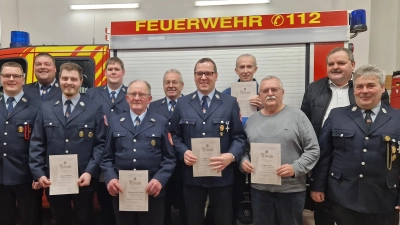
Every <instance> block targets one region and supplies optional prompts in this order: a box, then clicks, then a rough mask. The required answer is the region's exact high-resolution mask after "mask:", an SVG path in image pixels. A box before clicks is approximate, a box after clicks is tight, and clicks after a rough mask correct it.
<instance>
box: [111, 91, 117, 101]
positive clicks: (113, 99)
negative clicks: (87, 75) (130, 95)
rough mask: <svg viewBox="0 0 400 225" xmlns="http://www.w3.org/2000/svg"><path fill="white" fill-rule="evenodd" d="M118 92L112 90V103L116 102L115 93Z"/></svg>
mask: <svg viewBox="0 0 400 225" xmlns="http://www.w3.org/2000/svg"><path fill="white" fill-rule="evenodd" d="M116 93H117V92H115V91H112V92H111V103H114V102H115V94H116Z"/></svg>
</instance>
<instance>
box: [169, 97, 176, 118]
mask: <svg viewBox="0 0 400 225" xmlns="http://www.w3.org/2000/svg"><path fill="white" fill-rule="evenodd" d="M169 104H171V108H170V109H169V113H170V114H171V115H172V113H173V112H174V110H175V105H176V101H175V100H171V101H169Z"/></svg>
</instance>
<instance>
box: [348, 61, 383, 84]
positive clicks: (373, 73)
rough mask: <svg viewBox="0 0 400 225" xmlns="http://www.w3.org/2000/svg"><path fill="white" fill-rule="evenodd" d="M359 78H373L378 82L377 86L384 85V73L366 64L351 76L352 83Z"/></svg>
mask: <svg viewBox="0 0 400 225" xmlns="http://www.w3.org/2000/svg"><path fill="white" fill-rule="evenodd" d="M359 77H375V78H376V79H378V80H379V84H380V85H382V86H384V85H385V71H384V70H382V69H380V68H379V67H377V66H374V65H371V64H367V65H363V66H361V67H360V68H358V69H357V70H356V71H355V72H354V75H353V82H354V81H355V80H356V79H357V78H359Z"/></svg>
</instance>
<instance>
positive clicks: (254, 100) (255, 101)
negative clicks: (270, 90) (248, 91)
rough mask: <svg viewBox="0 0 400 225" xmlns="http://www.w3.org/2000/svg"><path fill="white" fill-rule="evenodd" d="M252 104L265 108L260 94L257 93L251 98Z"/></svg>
mask: <svg viewBox="0 0 400 225" xmlns="http://www.w3.org/2000/svg"><path fill="white" fill-rule="evenodd" d="M250 105H252V106H255V107H257V109H258V110H261V109H262V108H264V106H263V105H262V102H261V100H260V97H259V95H256V96H253V97H251V98H250Z"/></svg>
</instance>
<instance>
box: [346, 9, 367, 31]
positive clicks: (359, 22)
mask: <svg viewBox="0 0 400 225" xmlns="http://www.w3.org/2000/svg"><path fill="white" fill-rule="evenodd" d="M366 21H367V19H366V13H365V10H364V9H356V10H354V11H352V12H351V13H350V33H360V32H364V31H367V30H368V28H367V22H366Z"/></svg>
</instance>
